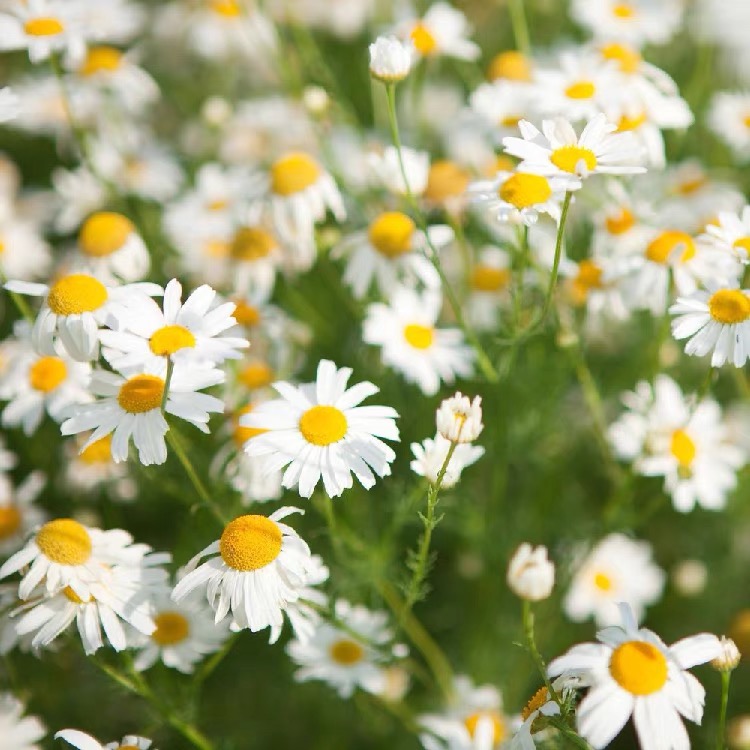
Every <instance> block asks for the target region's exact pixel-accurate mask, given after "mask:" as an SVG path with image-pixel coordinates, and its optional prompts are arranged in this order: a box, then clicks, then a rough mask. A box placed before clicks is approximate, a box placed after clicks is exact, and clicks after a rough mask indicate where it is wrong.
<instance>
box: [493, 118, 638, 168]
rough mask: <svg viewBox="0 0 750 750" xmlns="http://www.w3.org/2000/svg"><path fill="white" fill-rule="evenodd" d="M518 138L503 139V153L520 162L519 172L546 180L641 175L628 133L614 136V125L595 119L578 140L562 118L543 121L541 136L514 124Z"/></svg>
mask: <svg viewBox="0 0 750 750" xmlns="http://www.w3.org/2000/svg"><path fill="white" fill-rule="evenodd" d="M518 127H519V129H520V130H521V135H522V138H513V137H509V138H503V146H504V147H505V151H506V152H507V153H508V154H510V155H511V156H516V157H518V158H519V159H522V160H523V161H522V162H521V164H519V165H518V170H519V171H521V172H532V173H533V174H540V175H545V176H547V177H560V176H562V177H568V178H570V177H571V176H574V177H578V178H581V179H584V178H586V177H589V176H590V175H592V174H619V175H627V174H642V173H644V172H645V171H646V169H645V167H642V166H637V162H638V161H640V160H641V156H642V155H641V151H640V148H639V147H638V146H637V144H636V142H635V140H634V139H633V136H632V134H631V133H627V132H626V133H618V132H616V131H617V125H614V124H612V123H610V122H608V121H607V118H606V116H605V115H603V114H599V115H596V116H595V117H594V118H593V119H591V120H589V122H588V123H587V124H586V126H585V127H584V129H583V131H582V133H581V135H580V136H578V135H577V134H576V132H575V130H574V129H573V126H572V125H571V124H570V123H569V122H568V121H567V120H565V119H563V118H561V117H560V118H557V119H555V120H544V121H543V122H542V132H540V131H539V130H537V128H535V127H534V126H533V125H532V124H531V123H530V122H527V121H526V120H521V122H520V123H519V124H518Z"/></svg>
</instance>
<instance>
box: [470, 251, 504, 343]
mask: <svg viewBox="0 0 750 750" xmlns="http://www.w3.org/2000/svg"><path fill="white" fill-rule="evenodd" d="M511 273H512V271H511V258H510V255H509V254H508V252H507V251H506V250H503V249H501V248H499V247H495V246H494V245H485V246H484V247H482V248H480V249H479V251H478V252H477V258H476V262H475V263H474V264H473V265H472V268H471V275H470V277H469V296H468V299H467V311H466V312H467V318H468V320H469V321H470V323H471V324H472V325H473V326H474V328H475V329H476V330H478V331H496V330H497V327H498V322H499V315H500V308H501V307H502V305H503V304H504V303H505V302H507V301H508V300H510V280H511Z"/></svg>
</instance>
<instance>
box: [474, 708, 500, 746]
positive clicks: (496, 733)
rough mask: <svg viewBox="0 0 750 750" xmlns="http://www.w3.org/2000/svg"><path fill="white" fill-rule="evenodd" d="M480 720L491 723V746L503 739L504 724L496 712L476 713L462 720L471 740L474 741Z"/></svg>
mask: <svg viewBox="0 0 750 750" xmlns="http://www.w3.org/2000/svg"><path fill="white" fill-rule="evenodd" d="M482 719H489V720H490V721H491V722H492V744H493V746H494V745H497V744H498V743H499V742H501V741H502V740H504V739H505V737H506V735H507V729H506V728H505V722H504V721H503V719H502V717H501V716H500V714H499V713H498V712H497V711H477V712H476V713H473V714H470V715H469V716H467V717H466V718H465V719H464V726H465V727H466V731H467V732H468V733H469V736H470V737H471V738H472V739H474V736H475V735H476V733H477V726H478V725H479V722H480V721H481V720H482Z"/></svg>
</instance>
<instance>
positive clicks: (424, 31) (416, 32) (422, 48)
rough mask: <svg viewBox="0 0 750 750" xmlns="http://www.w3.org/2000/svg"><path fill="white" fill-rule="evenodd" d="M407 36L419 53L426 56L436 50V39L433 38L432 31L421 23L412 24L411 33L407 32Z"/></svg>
mask: <svg viewBox="0 0 750 750" xmlns="http://www.w3.org/2000/svg"><path fill="white" fill-rule="evenodd" d="M409 38H410V39H411V41H412V44H413V45H414V46H415V47H416V48H417V52H419V54H420V55H424V56H425V57H426V56H428V55H431V54H433V53H434V52H435V51H436V50H437V46H438V44H437V39H435V37H434V36H433V34H432V32H431V31H430V30H429V29H428V28H427V26H425V25H424V24H423V23H418V24H416V25H415V26H414V28H413V29H412V30H411V34H409Z"/></svg>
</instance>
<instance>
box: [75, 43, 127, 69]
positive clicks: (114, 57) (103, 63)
mask: <svg viewBox="0 0 750 750" xmlns="http://www.w3.org/2000/svg"><path fill="white" fill-rule="evenodd" d="M121 63H122V52H120V50H119V49H116V48H115V47H107V46H101V47H91V48H89V51H88V52H87V53H86V59H85V60H84V61H83V64H82V65H81V67H80V68H78V73H79V74H80V75H82V76H93V75H96V74H97V73H114V72H115V71H116V70H119V69H120V64H121Z"/></svg>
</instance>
